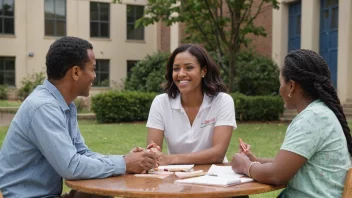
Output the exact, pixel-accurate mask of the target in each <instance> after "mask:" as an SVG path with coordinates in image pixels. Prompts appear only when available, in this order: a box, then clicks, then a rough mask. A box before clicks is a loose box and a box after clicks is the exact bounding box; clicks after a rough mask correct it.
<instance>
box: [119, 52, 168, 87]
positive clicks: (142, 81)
mask: <svg viewBox="0 0 352 198" xmlns="http://www.w3.org/2000/svg"><path fill="white" fill-rule="evenodd" d="M168 57H169V54H168V53H165V52H159V53H155V54H153V55H148V56H147V57H145V59H143V60H141V61H138V63H137V64H136V65H135V66H134V67H133V68H132V69H131V75H130V76H128V77H127V79H126V81H125V90H128V91H142V92H157V93H161V92H162V88H161V87H160V85H161V84H162V82H164V81H165V77H164V75H165V71H166V63H167V59H168Z"/></svg>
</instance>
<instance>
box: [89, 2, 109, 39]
mask: <svg viewBox="0 0 352 198" xmlns="http://www.w3.org/2000/svg"><path fill="white" fill-rule="evenodd" d="M90 37H102V38H109V37H110V4H109V3H97V2H90Z"/></svg>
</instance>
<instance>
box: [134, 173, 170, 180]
mask: <svg viewBox="0 0 352 198" xmlns="http://www.w3.org/2000/svg"><path fill="white" fill-rule="evenodd" d="M134 176H136V177H148V178H158V179H164V178H166V177H168V176H169V175H158V174H134Z"/></svg>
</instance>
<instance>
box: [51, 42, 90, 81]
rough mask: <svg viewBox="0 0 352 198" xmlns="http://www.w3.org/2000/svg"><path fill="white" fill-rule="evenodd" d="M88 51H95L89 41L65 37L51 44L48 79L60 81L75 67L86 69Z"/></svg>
mask: <svg viewBox="0 0 352 198" xmlns="http://www.w3.org/2000/svg"><path fill="white" fill-rule="evenodd" d="M88 49H93V46H92V44H90V43H89V42H88V41H86V40H84V39H81V38H77V37H70V36H67V37H63V38H60V39H58V40H56V41H55V42H54V43H53V44H51V46H50V48H49V51H48V53H47V54H46V63H45V64H46V73H47V75H48V79H49V80H50V79H53V80H59V79H61V78H63V77H64V76H65V75H66V72H67V71H68V70H69V69H70V68H71V67H73V66H79V67H80V68H82V69H84V66H85V63H87V62H88V61H89V57H88V52H87V50H88Z"/></svg>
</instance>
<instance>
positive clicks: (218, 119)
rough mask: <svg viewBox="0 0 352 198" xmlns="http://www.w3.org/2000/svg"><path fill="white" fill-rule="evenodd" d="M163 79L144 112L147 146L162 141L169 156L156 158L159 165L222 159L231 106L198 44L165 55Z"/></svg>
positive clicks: (216, 71) (232, 112) (232, 124)
mask: <svg viewBox="0 0 352 198" xmlns="http://www.w3.org/2000/svg"><path fill="white" fill-rule="evenodd" d="M165 78H166V80H167V83H166V84H165V86H164V91H165V93H164V94H161V95H158V96H156V97H155V99H154V101H153V103H152V106H151V108H150V112H149V117H148V122H147V127H148V138H147V139H148V140H147V141H148V144H149V145H148V148H151V147H158V146H160V147H161V148H162V144H163V139H164V138H165V140H166V143H167V146H168V153H169V154H168V155H165V154H161V155H162V156H161V159H160V164H161V165H166V164H211V163H221V162H223V160H225V161H227V159H226V156H225V154H226V151H227V147H228V145H229V143H230V139H231V136H232V131H233V130H234V129H236V127H237V126H236V119H235V108H234V101H233V99H232V97H231V96H230V95H228V94H226V93H224V92H225V91H226V86H225V85H224V83H223V82H222V80H221V78H220V72H219V67H218V66H217V65H216V63H215V62H214V60H213V59H212V58H211V57H210V56H209V54H208V52H207V51H206V50H205V49H204V48H203V47H201V46H200V45H197V44H184V45H181V46H179V47H178V48H177V49H175V51H174V52H173V53H172V54H171V56H170V57H169V60H168V63H167V71H166V74H165ZM158 148H159V147H158ZM159 149H160V148H159Z"/></svg>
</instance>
